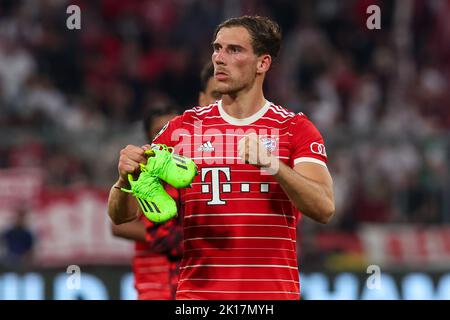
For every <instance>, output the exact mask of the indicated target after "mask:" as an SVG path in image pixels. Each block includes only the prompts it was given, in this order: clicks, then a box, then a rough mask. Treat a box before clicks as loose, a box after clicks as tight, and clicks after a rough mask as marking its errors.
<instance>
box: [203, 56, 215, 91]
mask: <svg viewBox="0 0 450 320" xmlns="http://www.w3.org/2000/svg"><path fill="white" fill-rule="evenodd" d="M212 77H214V65H213V63H212V62H211V61H209V62H208V63H206V64H205V65H204V66H203V69H202V71H201V73H200V91H201V92H205V91H206V87H207V86H208V80H209V79H210V78H212Z"/></svg>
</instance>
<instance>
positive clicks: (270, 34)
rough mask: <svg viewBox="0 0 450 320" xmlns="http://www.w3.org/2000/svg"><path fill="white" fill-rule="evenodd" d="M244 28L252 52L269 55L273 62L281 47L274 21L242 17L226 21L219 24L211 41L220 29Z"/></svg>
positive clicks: (264, 18)
mask: <svg viewBox="0 0 450 320" xmlns="http://www.w3.org/2000/svg"><path fill="white" fill-rule="evenodd" d="M231 27H244V28H245V29H247V31H248V33H249V34H250V38H251V41H252V47H253V51H254V52H255V54H256V55H258V56H260V55H263V54H269V55H270V56H271V57H272V59H273V60H275V58H276V57H277V56H278V52H279V51H280V46H281V37H282V36H281V28H280V26H279V25H278V23H276V22H275V21H273V20H271V19H269V18H267V17H261V16H242V17H237V18H231V19H228V20H226V21H224V22H222V23H221V24H219V25H218V26H217V28H216V30H215V31H214V38H213V41H214V40H215V39H216V37H217V33H218V32H219V31H220V29H222V28H231Z"/></svg>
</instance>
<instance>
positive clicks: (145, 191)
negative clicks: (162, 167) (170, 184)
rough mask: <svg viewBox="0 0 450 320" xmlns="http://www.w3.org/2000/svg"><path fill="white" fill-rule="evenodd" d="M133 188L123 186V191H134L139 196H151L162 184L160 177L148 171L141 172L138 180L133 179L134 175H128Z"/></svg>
mask: <svg viewBox="0 0 450 320" xmlns="http://www.w3.org/2000/svg"><path fill="white" fill-rule="evenodd" d="M128 180H129V181H130V185H131V189H125V188H121V190H122V191H125V192H128V193H132V194H133V195H135V196H137V197H141V198H142V197H146V198H148V197H151V196H152V195H153V194H154V193H155V192H156V191H158V190H157V189H158V188H159V187H160V186H161V184H160V181H159V178H157V177H155V176H153V175H152V174H150V173H148V172H141V174H140V175H139V178H138V179H137V180H132V176H131V175H128Z"/></svg>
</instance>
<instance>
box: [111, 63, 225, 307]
mask: <svg viewBox="0 0 450 320" xmlns="http://www.w3.org/2000/svg"><path fill="white" fill-rule="evenodd" d="M220 97H221V95H220V93H218V92H217V91H216V88H215V83H214V66H213V64H212V63H211V62H208V63H207V64H205V65H204V67H203V69H202V71H201V73H200V92H199V97H198V102H199V105H200V106H204V105H209V104H211V103H214V101H216V100H218V99H220ZM176 115H177V110H176V109H175V108H168V109H159V110H151V111H150V112H149V113H148V115H147V116H146V117H145V119H144V132H145V136H146V139H147V141H152V140H153V139H154V137H155V136H156V135H157V134H158V132H159V131H161V129H162V128H163V127H164V125H165V124H166V123H168V122H169V121H170V120H172V118H174V117H175V116H176ZM165 189H166V191H167V192H168V193H169V194H170V195H171V196H172V197H173V198H174V199H177V198H178V196H179V193H178V190H177V189H175V188H173V187H171V186H170V185H168V184H165ZM136 209H137V208H136ZM181 218H182V215H181V214H180V212H179V214H178V217H177V218H176V219H172V220H170V221H168V222H167V223H166V224H165V225H164V227H161V226H159V225H155V224H153V223H152V222H150V221H149V220H148V219H147V218H146V217H145V216H144V215H143V214H141V213H140V214H139V217H138V219H136V220H134V221H131V222H128V223H125V224H121V225H115V224H111V230H112V233H113V234H114V236H116V237H120V238H124V239H128V240H133V241H135V254H134V257H133V261H132V268H133V274H134V280H135V288H136V290H137V292H138V299H139V300H167V299H174V298H175V293H176V288H177V284H178V273H179V263H180V261H181V256H182V228H181V220H180V219H181Z"/></svg>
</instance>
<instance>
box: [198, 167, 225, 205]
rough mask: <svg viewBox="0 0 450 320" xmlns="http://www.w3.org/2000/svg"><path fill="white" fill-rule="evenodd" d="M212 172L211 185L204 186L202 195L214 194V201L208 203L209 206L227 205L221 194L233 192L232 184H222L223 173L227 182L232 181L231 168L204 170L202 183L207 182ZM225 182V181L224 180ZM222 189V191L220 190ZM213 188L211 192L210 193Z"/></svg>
mask: <svg viewBox="0 0 450 320" xmlns="http://www.w3.org/2000/svg"><path fill="white" fill-rule="evenodd" d="M210 172H211V184H209V183H205V184H202V193H209V192H211V193H212V199H211V200H210V201H208V202H207V204H208V205H220V204H225V203H226V201H223V200H221V199H220V192H221V191H222V192H231V184H230V183H222V184H221V183H220V176H221V173H223V174H225V178H226V181H230V179H231V178H230V168H228V167H213V168H202V182H205V178H206V176H207V174H208V173H210ZM222 181H223V180H222ZM221 187H222V190H220V188H221ZM210 188H211V191H210Z"/></svg>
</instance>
